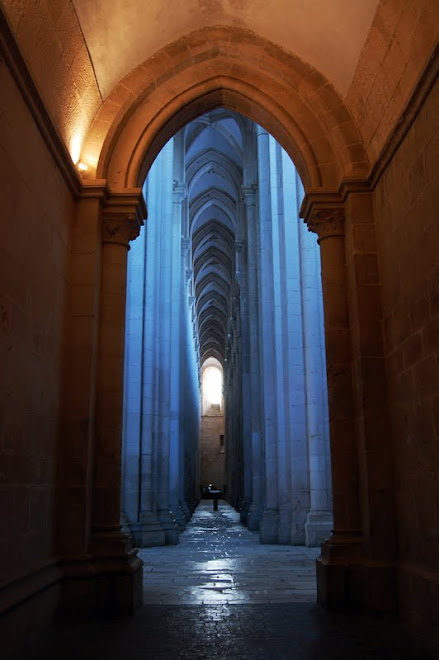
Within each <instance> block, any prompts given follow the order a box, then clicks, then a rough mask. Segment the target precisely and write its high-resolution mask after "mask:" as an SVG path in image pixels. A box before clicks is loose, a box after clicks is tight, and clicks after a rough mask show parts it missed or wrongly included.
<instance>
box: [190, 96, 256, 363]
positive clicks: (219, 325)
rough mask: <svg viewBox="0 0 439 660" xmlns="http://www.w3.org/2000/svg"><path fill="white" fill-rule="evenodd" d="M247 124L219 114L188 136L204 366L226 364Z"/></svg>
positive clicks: (192, 125) (206, 117)
mask: <svg viewBox="0 0 439 660" xmlns="http://www.w3.org/2000/svg"><path fill="white" fill-rule="evenodd" d="M245 121H248V120H245V119H244V118H243V117H241V116H240V115H237V114H235V113H233V112H230V111H227V110H222V109H219V110H215V111H213V112H210V113H208V114H206V115H203V116H202V117H200V118H199V119H196V120H195V121H193V122H191V123H190V124H188V125H187V126H186V128H185V129H184V131H185V164H186V165H185V170H186V183H187V186H188V201H189V223H190V236H191V241H192V261H193V274H194V284H195V297H196V303H195V304H196V312H197V319H198V331H199V339H200V356H201V361H202V362H203V361H204V360H206V359H207V358H209V357H215V358H217V359H218V360H220V362H221V363H223V361H224V356H225V348H226V338H227V323H228V318H229V316H230V312H231V300H232V296H233V291H234V285H235V282H234V279H235V257H234V255H235V235H236V228H237V219H238V218H237V214H238V213H239V196H240V187H241V184H242V148H243V139H242V127H243V123H244V122H245Z"/></svg>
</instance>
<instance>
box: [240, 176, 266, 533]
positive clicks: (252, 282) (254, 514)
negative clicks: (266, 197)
mask: <svg viewBox="0 0 439 660" xmlns="http://www.w3.org/2000/svg"><path fill="white" fill-rule="evenodd" d="M241 192H242V199H243V205H244V215H245V225H246V234H247V278H246V279H247V285H248V288H247V291H248V305H247V309H248V326H249V332H248V337H249V357H248V359H249V369H250V379H249V380H250V382H249V387H250V428H249V433H250V442H251V477H252V501H251V505H250V509H249V512H248V517H247V524H248V528H249V529H251V530H258V529H259V522H260V519H261V511H262V497H263V492H262V488H263V477H262V470H263V465H262V446H261V417H260V415H261V378H260V369H259V315H258V241H257V234H256V232H257V217H256V192H257V186H256V185H253V186H243V187H242V189H241Z"/></svg>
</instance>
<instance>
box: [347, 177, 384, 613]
mask: <svg viewBox="0 0 439 660" xmlns="http://www.w3.org/2000/svg"><path fill="white" fill-rule="evenodd" d="M348 187H349V188H350V190H349V194H348V195H347V199H346V262H347V264H346V265H347V276H348V291H349V305H350V307H349V309H350V320H351V328H352V363H353V375H354V383H355V386H354V394H355V399H354V401H355V412H356V428H357V438H358V439H357V448H358V460H359V469H360V502H361V510H362V520H363V539H364V552H365V556H366V558H367V561H366V562H365V566H364V580H363V583H364V592H363V602H364V603H365V604H366V605H367V607H368V608H370V609H374V610H380V611H394V610H395V603H396V575H395V573H396V571H395V564H394V562H395V556H396V521H395V517H396V516H395V501H394V491H393V488H394V484H393V480H394V476H393V470H394V460H393V445H392V434H391V431H390V424H389V414H388V401H387V383H386V369H385V359H384V354H385V349H384V342H383V334H382V306H381V284H380V279H379V268H378V257H377V247H376V237H375V220H374V213H373V200H372V194H371V193H370V192H368V191H358V189H356V186H352V185H349V186H348ZM352 188H353V189H352Z"/></svg>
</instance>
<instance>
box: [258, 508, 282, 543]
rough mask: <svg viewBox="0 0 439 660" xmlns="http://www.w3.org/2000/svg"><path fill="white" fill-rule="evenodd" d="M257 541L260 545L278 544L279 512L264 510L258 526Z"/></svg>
mask: <svg viewBox="0 0 439 660" xmlns="http://www.w3.org/2000/svg"><path fill="white" fill-rule="evenodd" d="M259 541H260V542H261V543H279V511H278V510H277V509H265V510H264V512H263V513H262V518H261V522H260V526H259Z"/></svg>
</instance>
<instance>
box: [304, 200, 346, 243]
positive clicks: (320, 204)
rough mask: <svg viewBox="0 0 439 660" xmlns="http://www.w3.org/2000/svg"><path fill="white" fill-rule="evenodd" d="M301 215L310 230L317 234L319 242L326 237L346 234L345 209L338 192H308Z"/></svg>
mask: <svg viewBox="0 0 439 660" xmlns="http://www.w3.org/2000/svg"><path fill="white" fill-rule="evenodd" d="M300 216H301V217H302V218H303V219H304V221H305V222H306V224H307V225H308V230H309V231H312V232H314V233H315V234H317V236H318V241H317V242H318V243H319V244H320V243H321V241H323V240H324V239H325V238H330V237H334V236H344V222H345V209H344V203H343V201H342V199H341V197H340V195H339V194H338V193H329V192H328V193H320V192H319V193H308V194H307V195H306V196H305V198H304V200H303V202H302V206H301V208H300Z"/></svg>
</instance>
